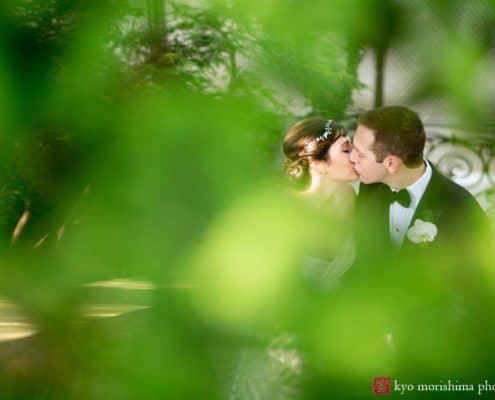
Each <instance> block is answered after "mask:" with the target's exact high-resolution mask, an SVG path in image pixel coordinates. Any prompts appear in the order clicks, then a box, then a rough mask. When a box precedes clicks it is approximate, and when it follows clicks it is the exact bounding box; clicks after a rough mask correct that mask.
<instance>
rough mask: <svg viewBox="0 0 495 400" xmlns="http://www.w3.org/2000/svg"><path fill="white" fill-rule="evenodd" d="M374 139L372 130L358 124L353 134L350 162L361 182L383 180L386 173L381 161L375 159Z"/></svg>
mask: <svg viewBox="0 0 495 400" xmlns="http://www.w3.org/2000/svg"><path fill="white" fill-rule="evenodd" d="M374 141H375V134H374V133H373V131H372V130H371V129H369V128H367V127H366V126H363V125H358V127H357V129H356V134H355V135H354V141H353V150H352V152H351V162H352V163H353V164H354V169H355V170H356V173H357V174H358V175H359V180H360V181H361V182H363V183H376V182H383V180H384V179H385V177H386V176H387V173H388V170H387V168H386V167H385V164H384V163H383V161H382V162H377V161H376V155H375V153H374V152H373V150H372V148H373V143H374Z"/></svg>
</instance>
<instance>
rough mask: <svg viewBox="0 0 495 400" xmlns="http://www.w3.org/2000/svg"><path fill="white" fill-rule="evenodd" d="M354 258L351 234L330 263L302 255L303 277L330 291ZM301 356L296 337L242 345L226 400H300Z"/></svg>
mask: <svg viewBox="0 0 495 400" xmlns="http://www.w3.org/2000/svg"><path fill="white" fill-rule="evenodd" d="M355 258H356V245H355V240H354V238H353V236H352V235H349V236H348V238H347V239H346V240H345V241H344V242H343V244H342V246H341V248H340V250H339V252H338V253H337V254H336V256H335V257H334V258H333V259H332V260H325V259H323V258H319V257H315V256H309V255H308V256H304V257H303V259H302V260H301V275H302V278H303V279H304V280H306V281H308V282H309V283H310V284H311V285H313V286H315V288H316V289H318V290H332V289H333V288H335V287H336V286H337V285H338V284H339V282H340V280H341V279H340V278H342V276H343V275H344V273H345V272H346V271H347V270H348V269H349V268H350V267H351V266H352V264H353V263H354V260H355ZM303 371H304V356H303V353H302V351H301V350H300V347H299V346H298V340H297V336H296V335H294V334H290V333H286V334H282V335H279V336H277V337H275V338H274V339H273V340H271V341H270V342H269V344H268V345H267V346H261V345H259V344H257V345H252V346H244V347H243V349H242V350H241V351H240V353H239V356H238V359H237V360H236V362H235V367H234V368H233V370H232V372H233V373H232V376H231V377H230V379H229V383H228V385H227V391H228V395H227V396H226V398H227V399H228V400H295V399H298V398H300V397H301V396H300V394H301V393H300V383H301V379H302V374H303Z"/></svg>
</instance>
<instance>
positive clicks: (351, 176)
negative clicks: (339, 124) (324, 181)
mask: <svg viewBox="0 0 495 400" xmlns="http://www.w3.org/2000/svg"><path fill="white" fill-rule="evenodd" d="M351 151H352V143H351V141H350V139H349V137H347V136H344V137H340V138H338V139H337V140H336V142H335V143H334V144H332V145H331V146H330V148H329V149H328V158H327V161H326V163H327V164H328V165H327V173H328V177H329V178H331V179H333V180H335V181H340V182H347V181H353V180H356V179H357V178H358V176H357V174H356V171H355V170H354V166H353V164H352V163H351V159H350V156H351Z"/></svg>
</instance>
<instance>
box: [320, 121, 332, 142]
mask: <svg viewBox="0 0 495 400" xmlns="http://www.w3.org/2000/svg"><path fill="white" fill-rule="evenodd" d="M332 124H333V121H332V120H331V119H329V120H328V121H327V123H326V124H325V132H324V133H323V135H320V136H318V137H317V138H316V141H317V142H323V141H324V140H327V139H328V138H329V137H330V135H331V134H332V132H333V125H332Z"/></svg>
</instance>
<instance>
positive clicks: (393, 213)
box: [389, 160, 431, 247]
mask: <svg viewBox="0 0 495 400" xmlns="http://www.w3.org/2000/svg"><path fill="white" fill-rule="evenodd" d="M425 164H426V169H425V172H424V173H423V175H421V177H420V178H419V179H418V180H417V181H416V182H414V183H413V184H412V185H409V186H408V187H407V188H406V190H407V191H408V192H409V195H410V196H411V204H410V205H409V207H408V208H406V207H404V206H402V205H401V204H399V203H398V202H396V201H395V202H393V203H392V204H390V208H389V232H390V238H391V239H392V243H393V244H394V245H395V246H397V247H400V246H402V243H403V242H404V237H405V236H406V232H407V229H408V228H409V225H410V224H411V220H412V217H413V215H414V213H415V212H416V208H417V207H418V204H419V202H420V200H421V198H422V197H423V194H424V192H425V190H426V187H427V186H428V183H430V179H431V166H430V163H429V162H428V161H426V160H425ZM392 191H397V190H396V189H392Z"/></svg>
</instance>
